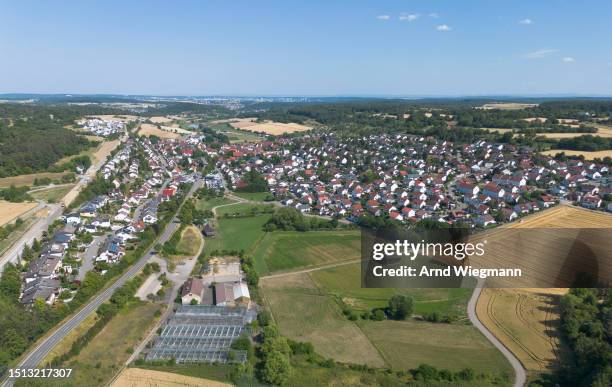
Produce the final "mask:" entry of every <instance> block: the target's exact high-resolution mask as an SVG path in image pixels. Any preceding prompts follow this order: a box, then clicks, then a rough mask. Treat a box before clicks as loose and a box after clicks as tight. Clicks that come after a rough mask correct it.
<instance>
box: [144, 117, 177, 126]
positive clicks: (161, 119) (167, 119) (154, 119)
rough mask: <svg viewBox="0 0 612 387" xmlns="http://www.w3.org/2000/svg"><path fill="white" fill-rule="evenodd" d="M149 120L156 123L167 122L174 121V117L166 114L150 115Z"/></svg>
mask: <svg viewBox="0 0 612 387" xmlns="http://www.w3.org/2000/svg"><path fill="white" fill-rule="evenodd" d="M149 120H150V121H151V122H152V123H154V124H167V123H169V122H172V121H173V120H172V118H170V117H164V116H155V117H150V118H149Z"/></svg>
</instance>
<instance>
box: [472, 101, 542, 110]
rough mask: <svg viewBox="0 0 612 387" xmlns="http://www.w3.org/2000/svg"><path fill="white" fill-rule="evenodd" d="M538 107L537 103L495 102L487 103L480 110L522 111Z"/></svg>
mask: <svg viewBox="0 0 612 387" xmlns="http://www.w3.org/2000/svg"><path fill="white" fill-rule="evenodd" d="M536 106H538V104H537V103H519V102H494V103H486V104H484V105H482V106H480V107H479V109H485V110H490V109H500V110H521V109H525V108H530V107H536Z"/></svg>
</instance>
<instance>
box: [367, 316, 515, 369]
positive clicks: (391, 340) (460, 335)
mask: <svg viewBox="0 0 612 387" xmlns="http://www.w3.org/2000/svg"><path fill="white" fill-rule="evenodd" d="M360 325H361V329H362V330H363V332H364V333H365V334H366V336H367V337H368V339H369V340H371V342H372V344H374V346H375V347H376V348H377V349H378V350H379V351H380V352H381V354H382V356H383V358H384V359H385V361H386V362H387V363H388V364H389V365H390V366H391V368H393V369H396V370H405V369H409V368H416V367H418V366H419V365H420V364H423V363H425V364H430V365H433V366H435V367H438V368H444V369H449V370H454V371H457V370H460V369H462V368H466V367H470V368H472V369H474V370H476V371H477V372H504V373H507V374H508V375H512V369H511V368H510V364H509V363H508V362H507V361H506V359H505V358H504V357H503V355H502V354H501V353H500V352H499V351H498V350H497V349H496V348H495V347H493V345H492V344H491V343H489V341H488V340H487V339H486V338H485V337H484V336H483V335H482V334H481V333H480V332H478V330H477V329H476V328H474V327H473V326H469V325H455V324H432V323H427V322H415V321H391V320H386V321H363V322H360Z"/></svg>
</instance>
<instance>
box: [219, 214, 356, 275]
mask: <svg viewBox="0 0 612 387" xmlns="http://www.w3.org/2000/svg"><path fill="white" fill-rule="evenodd" d="M232 207H234V206H232ZM228 208H231V207H228ZM360 247H361V239H360V237H359V233H358V232H356V231H310V232H306V233H304V232H298V231H289V232H282V231H276V232H271V233H266V234H265V236H264V238H263V239H262V240H261V242H260V243H259V244H258V245H257V248H256V249H255V251H254V252H253V257H254V258H255V267H256V269H257V271H258V272H259V273H260V275H265V274H268V273H273V272H278V271H285V270H290V269H295V268H307V267H312V266H317V265H322V264H327V263H333V262H340V261H348V260H358V259H359V258H360Z"/></svg>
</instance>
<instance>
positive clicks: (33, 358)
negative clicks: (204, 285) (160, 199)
mask: <svg viewBox="0 0 612 387" xmlns="http://www.w3.org/2000/svg"><path fill="white" fill-rule="evenodd" d="M201 183H202V179H201V177H197V178H196V181H195V182H194V184H193V185H192V187H191V189H190V190H189V192H188V193H187V195H186V198H185V200H186V199H187V198H189V197H191V196H192V195H193V193H194V192H195V191H196V190H197V189H198V188H200V186H201ZM176 220H177V219H176V214H175V216H174V217H173V219H172V220H171V221H170V222H169V223H168V225H167V226H166V227H165V228H164V230H163V232H162V234H161V235H160V236H159V238H158V240H157V243H164V242H166V241H167V240H168V239H170V237H171V236H172V233H174V231H175V230H176V229H177V228H178V226H179V224H178V223H177V222H176ZM154 246H155V244H153V246H152V247H150V248H149V249H148V250H147V251H145V253H144V254H143V255H142V257H140V259H139V260H138V261H136V263H135V264H134V265H132V266H131V267H130V268H129V269H128V271H126V272H125V273H123V274H122V275H121V276H120V277H119V278H118V279H117V280H115V282H113V283H112V284H111V285H110V286H108V287H107V288H106V289H105V290H104V291H102V293H100V294H98V295H97V296H95V297H94V298H93V299H92V300H91V301H89V302H88V303H87V304H85V306H83V307H82V308H81V309H79V311H78V312H77V313H76V314H74V315H73V316H72V317H70V318H69V319H68V320H67V321H64V322H63V323H62V324H61V325H60V326H59V327H58V328H56V329H55V331H53V332H52V333H51V334H49V335H47V336H46V337H44V338H43V339H41V340H39V342H38V343H37V344H36V347H34V349H32V350H31V351H30V352H28V353H27V354H26V355H25V356H24V357H23V358H22V359H21V361H20V362H19V364H17V366H16V367H18V368H35V367H37V366H38V365H39V364H40V363H41V362H42V361H43V360H44V358H45V357H46V356H47V355H48V354H49V352H51V350H52V349H53V348H54V347H55V346H56V345H57V344H59V342H61V341H62V340H64V339H65V338H66V336H68V334H69V333H70V332H71V331H72V330H73V329H75V328H76V327H77V326H78V325H79V324H80V323H81V322H82V321H83V320H84V319H85V318H86V317H87V316H89V315H90V314H91V313H93V312H94V311H95V310H96V309H98V307H99V306H100V305H102V304H103V303H104V302H106V301H108V300H109V299H110V297H111V296H112V295H113V293H114V292H115V290H117V289H118V288H120V287H121V286H123V285H124V284H125V283H126V282H127V281H129V280H130V279H132V278H133V277H135V276H136V274H138V272H139V271H140V270H141V269H142V268H143V267H144V265H145V264H146V263H147V261H148V260H149V258H151V253H152V252H153V251H154ZM13 382H14V380H12V379H6V380H5V381H4V382H3V383H2V387H8V386H12V385H13Z"/></svg>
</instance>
